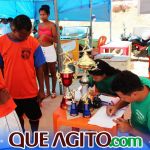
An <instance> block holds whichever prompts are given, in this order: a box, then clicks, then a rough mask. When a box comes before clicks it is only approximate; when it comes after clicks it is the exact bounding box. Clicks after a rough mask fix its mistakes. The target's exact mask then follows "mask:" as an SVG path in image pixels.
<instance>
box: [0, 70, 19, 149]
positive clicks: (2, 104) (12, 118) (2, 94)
mask: <svg viewBox="0 0 150 150" xmlns="http://www.w3.org/2000/svg"><path fill="white" fill-rule="evenodd" d="M15 108H16V105H15V103H14V101H13V99H12V98H11V97H10V95H9V93H8V90H7V89H6V86H5V83H4V80H3V77H2V73H1V71H0V140H3V144H2V143H1V144H0V149H1V148H7V147H9V146H8V143H7V141H8V136H9V134H10V133H11V132H12V131H20V132H22V129H21V125H20V122H19V119H18V116H17V114H16V112H15Z"/></svg>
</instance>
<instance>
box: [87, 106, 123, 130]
mask: <svg viewBox="0 0 150 150" xmlns="http://www.w3.org/2000/svg"><path fill="white" fill-rule="evenodd" d="M124 111H125V110H124V109H121V110H119V111H118V112H117V113H116V114H115V115H114V116H112V117H110V116H108V115H107V114H106V106H103V107H101V108H100V109H99V110H98V111H97V112H96V114H95V115H94V116H93V117H92V118H91V119H90V120H89V122H88V124H92V125H97V126H100V127H105V128H112V127H113V126H115V125H116V123H115V122H113V120H114V119H117V118H120V117H121V116H122V115H123V114H124Z"/></svg>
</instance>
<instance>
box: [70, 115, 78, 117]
mask: <svg viewBox="0 0 150 150" xmlns="http://www.w3.org/2000/svg"><path fill="white" fill-rule="evenodd" d="M70 116H72V117H76V116H78V114H70Z"/></svg>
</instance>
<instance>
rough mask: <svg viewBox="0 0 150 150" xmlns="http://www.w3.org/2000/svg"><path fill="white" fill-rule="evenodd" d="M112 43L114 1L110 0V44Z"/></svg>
mask: <svg viewBox="0 0 150 150" xmlns="http://www.w3.org/2000/svg"><path fill="white" fill-rule="evenodd" d="M111 41H112V0H110V42H111Z"/></svg>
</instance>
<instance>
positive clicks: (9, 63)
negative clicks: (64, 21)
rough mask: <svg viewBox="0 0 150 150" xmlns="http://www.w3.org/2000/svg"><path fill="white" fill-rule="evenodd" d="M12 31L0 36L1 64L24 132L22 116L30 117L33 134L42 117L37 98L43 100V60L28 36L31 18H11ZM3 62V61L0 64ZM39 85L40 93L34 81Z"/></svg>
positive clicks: (37, 46) (31, 38)
mask: <svg viewBox="0 0 150 150" xmlns="http://www.w3.org/2000/svg"><path fill="white" fill-rule="evenodd" d="M11 28H12V32H11V33H8V34H6V35H4V36H2V37H0V55H1V57H2V58H3V62H4V79H5V82H6V86H7V87H8V90H9V92H10V94H11V96H12V97H13V99H14V101H15V103H16V105H17V108H16V112H17V114H18V116H19V119H20V123H21V125H22V128H23V131H24V130H25V129H24V119H23V117H22V116H23V114H24V113H25V114H26V116H27V117H28V118H29V122H30V125H31V130H32V133H33V132H34V131H37V130H38V126H39V119H40V117H41V116H42V113H41V110H40V107H39V105H38V103H37V97H39V98H41V99H43V98H44V81H43V69H42V65H43V64H44V63H45V58H44V55H43V53H42V50H41V47H40V46H39V44H38V41H37V40H36V39H34V38H33V37H31V36H30V33H31V29H32V24H31V21H30V18H29V17H27V16H25V15H19V16H17V17H16V18H14V20H13V22H12V25H11ZM0 62H2V61H0ZM36 77H37V80H38V83H39V91H38V86H37V80H36Z"/></svg>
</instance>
